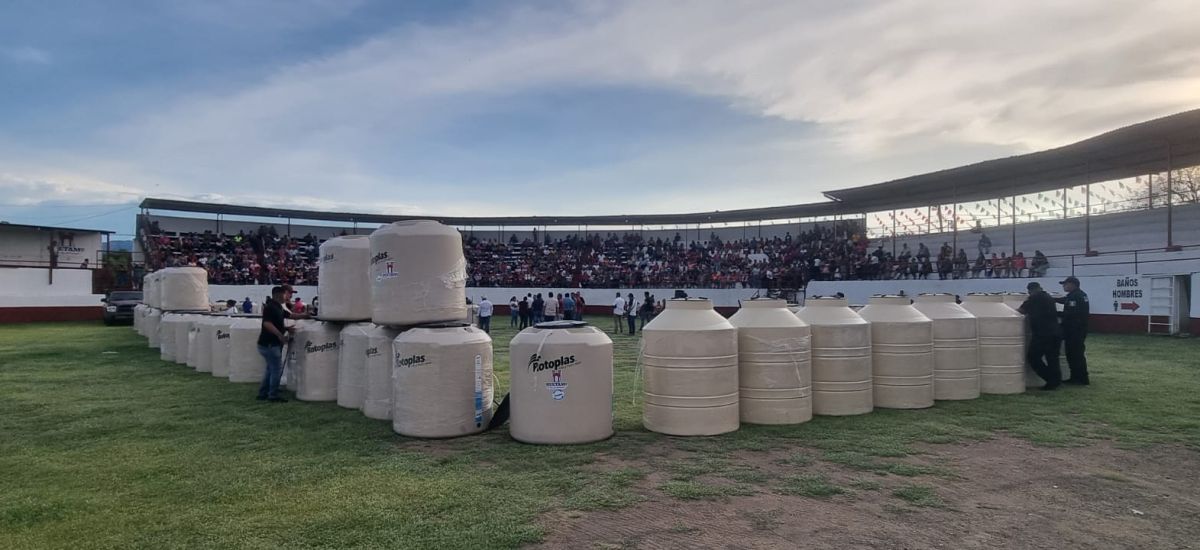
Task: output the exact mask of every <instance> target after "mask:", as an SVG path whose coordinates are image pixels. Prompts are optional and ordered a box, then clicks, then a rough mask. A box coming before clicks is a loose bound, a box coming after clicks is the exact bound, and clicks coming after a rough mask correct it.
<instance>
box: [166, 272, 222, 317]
mask: <svg viewBox="0 0 1200 550" xmlns="http://www.w3.org/2000/svg"><path fill="white" fill-rule="evenodd" d="M158 273H159V274H160V278H159V280H158V282H157V284H156V285H155V286H156V288H155V294H156V295H157V296H158V300H159V302H160V307H161V309H163V310H164V311H190V312H207V311H208V310H209V306H208V272H207V271H205V270H204V268H202V267H168V268H166V269H163V270H160V271H158Z"/></svg>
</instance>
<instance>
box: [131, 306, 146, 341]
mask: <svg viewBox="0 0 1200 550" xmlns="http://www.w3.org/2000/svg"><path fill="white" fill-rule="evenodd" d="M145 309H146V306H145V305H143V304H138V305H136V306H133V332H135V333H137V334H141V333H142V315H144V313H145Z"/></svg>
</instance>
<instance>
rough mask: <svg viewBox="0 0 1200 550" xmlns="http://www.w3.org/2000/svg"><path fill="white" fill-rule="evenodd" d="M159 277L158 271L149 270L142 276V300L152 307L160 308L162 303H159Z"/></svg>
mask: <svg viewBox="0 0 1200 550" xmlns="http://www.w3.org/2000/svg"><path fill="white" fill-rule="evenodd" d="M160 277H161V275H160V274H159V272H158V271H151V272H150V273H147V274H146V275H145V276H144V277H142V302H145V304H146V305H147V306H150V307H151V308H153V309H162V304H160V303H159V299H158V298H159V293H158V280H159V278H160Z"/></svg>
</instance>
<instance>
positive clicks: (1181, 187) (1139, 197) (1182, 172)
mask: <svg viewBox="0 0 1200 550" xmlns="http://www.w3.org/2000/svg"><path fill="white" fill-rule="evenodd" d="M1131 187H1132V188H1133V193H1132V195H1131V199H1132V200H1133V201H1134V204H1137V205H1146V204H1153V206H1154V207H1155V208H1158V207H1161V206H1166V205H1167V174H1166V173H1165V172H1164V173H1160V174H1151V175H1150V176H1148V177H1145V178H1140V179H1138V181H1137V183H1136V184H1134V185H1133V186H1131ZM1151 195H1153V197H1151ZM1151 200H1153V203H1151V202H1150V201H1151ZM1198 203H1200V166H1189V167H1187V168H1180V169H1178V170H1172V171H1171V204H1176V205H1177V204H1198Z"/></svg>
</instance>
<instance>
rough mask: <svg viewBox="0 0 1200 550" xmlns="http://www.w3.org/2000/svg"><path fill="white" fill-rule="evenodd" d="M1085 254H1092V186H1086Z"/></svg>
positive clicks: (1084, 216)
mask: <svg viewBox="0 0 1200 550" xmlns="http://www.w3.org/2000/svg"><path fill="white" fill-rule="evenodd" d="M1084 193H1085V194H1086V196H1085V197H1084V199H1083V204H1084V213H1083V253H1084V254H1085V255H1086V254H1091V253H1092V184H1090V183H1089V184H1087V185H1085V186H1084Z"/></svg>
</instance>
